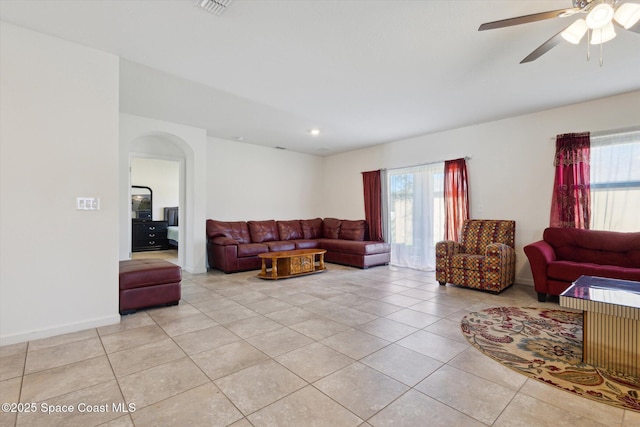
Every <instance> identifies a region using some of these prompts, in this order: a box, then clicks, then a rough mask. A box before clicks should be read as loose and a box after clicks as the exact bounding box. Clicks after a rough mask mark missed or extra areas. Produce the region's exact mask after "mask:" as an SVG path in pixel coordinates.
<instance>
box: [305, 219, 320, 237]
mask: <svg viewBox="0 0 640 427" xmlns="http://www.w3.org/2000/svg"><path fill="white" fill-rule="evenodd" d="M300 226H301V227H302V237H303V238H304V239H317V238H319V237H322V218H314V219H301V220H300Z"/></svg>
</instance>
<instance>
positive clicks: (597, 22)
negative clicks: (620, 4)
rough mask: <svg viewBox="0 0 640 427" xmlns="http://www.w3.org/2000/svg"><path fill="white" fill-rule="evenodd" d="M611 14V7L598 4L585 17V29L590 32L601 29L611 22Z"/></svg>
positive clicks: (606, 4)
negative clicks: (588, 29) (590, 30)
mask: <svg viewBox="0 0 640 427" xmlns="http://www.w3.org/2000/svg"><path fill="white" fill-rule="evenodd" d="M613 14H614V12H613V7H611V5H610V4H608V3H600V4H599V5H597V6H595V7H594V8H593V9H591V12H589V14H588V15H587V19H586V21H587V27H589V28H590V29H592V30H595V29H596V28H602V27H604V26H605V25H607V24H609V23H610V22H611V19H613Z"/></svg>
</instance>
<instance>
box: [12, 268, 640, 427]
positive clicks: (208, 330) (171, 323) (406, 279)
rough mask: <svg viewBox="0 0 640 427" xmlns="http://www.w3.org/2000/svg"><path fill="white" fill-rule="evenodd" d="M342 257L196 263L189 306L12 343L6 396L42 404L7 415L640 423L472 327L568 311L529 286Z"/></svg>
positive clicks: (299, 422)
mask: <svg viewBox="0 0 640 427" xmlns="http://www.w3.org/2000/svg"><path fill="white" fill-rule="evenodd" d="M328 268H329V269H328V270H327V271H326V272H324V273H322V274H317V275H312V276H305V277H299V278H295V279H289V280H281V281H265V280H261V279H258V278H257V277H256V272H247V273H237V274H228V275H225V274H222V273H220V272H209V273H207V274H198V275H190V274H187V273H185V274H184V280H183V282H182V292H183V300H182V301H181V302H180V305H178V306H174V307H166V308H157V309H150V310H146V311H141V312H138V313H136V314H133V315H129V316H124V317H123V318H122V321H121V323H120V324H118V325H112V326H105V327H102V328H98V329H92V330H87V331H81V332H76V333H72V334H66V335H61V336H56V337H52V338H46V339H40V340H35V341H31V342H29V343H22V344H16V345H9V346H5V347H0V400H1V401H2V402H21V403H23V404H30V403H34V404H35V405H33V406H30V405H23V406H22V409H23V410H24V411H26V410H29V409H35V412H22V413H20V414H15V413H1V414H0V425H2V426H5V425H6V426H10V425H15V424H17V425H19V426H21V425H43V426H50V425H78V426H92V425H104V426H131V425H135V426H173V425H189V426H227V425H233V426H236V427H239V426H251V425H253V426H296V427H299V426H310V425H314V426H359V425H362V426H390V425H393V426H558V425H580V426H605V425H606V426H632V425H635V426H637V425H640V413H637V412H632V411H624V410H621V409H616V408H613V407H611V406H607V405H603V404H599V403H596V402H593V401H590V400H587V399H584V398H580V397H577V396H574V395H572V394H570V393H567V392H563V391H561V390H556V389H554V388H552V387H550V386H547V385H544V384H541V383H539V382H537V381H534V380H531V379H528V378H527V377H525V376H523V375H520V374H518V373H516V372H513V371H511V370H509V369H507V368H505V367H503V366H501V365H500V364H498V363H497V362H494V361H493V360H491V359H489V358H488V357H486V356H483V355H482V354H481V353H480V352H479V351H478V350H476V349H475V348H473V347H471V346H470V345H469V344H468V343H467V342H466V340H465V339H464V338H463V337H462V335H461V334H460V331H459V328H460V326H459V322H460V319H461V318H462V316H464V315H465V314H467V313H468V312H471V311H474V310H479V309H482V308H486V307H492V306H539V305H545V306H548V307H554V308H557V307H558V305H557V303H544V304H541V303H538V302H537V299H536V296H535V292H534V291H533V289H532V288H531V287H529V286H523V285H514V286H513V287H511V288H510V289H508V290H506V291H504V292H503V293H501V294H500V295H492V294H488V293H483V292H477V291H473V290H469V289H463V288H458V287H455V286H451V285H447V286H439V285H438V284H437V282H436V281H435V278H434V275H433V273H425V272H417V271H412V270H406V269H397V268H390V267H376V268H371V269H369V270H359V269H352V268H347V267H342V266H338V265H334V264H329V265H328ZM129 407H130V408H131V411H129V412H127V411H126V409H127V408H129ZM70 409H73V410H74V412H72V413H69V412H65V410H66V411H68V410H70ZM133 409H135V411H134V410H133ZM44 410H48V411H51V412H52V413H45V412H44Z"/></svg>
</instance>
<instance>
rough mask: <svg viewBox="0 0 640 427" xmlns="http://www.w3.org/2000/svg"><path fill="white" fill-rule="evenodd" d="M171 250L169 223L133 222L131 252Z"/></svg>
mask: <svg viewBox="0 0 640 427" xmlns="http://www.w3.org/2000/svg"><path fill="white" fill-rule="evenodd" d="M164 249H169V240H167V221H150V220H149V221H145V220H139V219H136V220H133V222H132V227H131V250H132V251H133V252H141V251H160V250H164Z"/></svg>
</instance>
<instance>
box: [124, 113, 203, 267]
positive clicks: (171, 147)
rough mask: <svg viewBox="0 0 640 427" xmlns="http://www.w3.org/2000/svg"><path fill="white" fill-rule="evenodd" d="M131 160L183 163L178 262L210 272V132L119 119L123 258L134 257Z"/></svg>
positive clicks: (126, 117) (133, 118) (140, 119)
mask: <svg viewBox="0 0 640 427" xmlns="http://www.w3.org/2000/svg"><path fill="white" fill-rule="evenodd" d="M132 156H146V157H149V158H164V159H171V160H176V161H179V162H181V166H180V200H179V203H178V206H179V208H180V221H179V227H180V228H179V229H180V243H179V245H180V250H179V263H180V265H181V266H182V268H183V269H184V270H185V271H187V272H189V273H204V272H206V271H207V269H206V233H205V223H206V205H207V191H206V185H207V182H206V179H207V134H206V131H205V130H204V129H198V128H193V127H190V126H184V125H178V124H176V123H169V122H163V121H160V120H154V119H149V118H145V117H139V116H134V115H130V114H121V115H120V196H121V199H120V200H121V202H120V233H119V234H120V250H119V252H120V259H129V258H130V257H131V198H130V188H131V182H130V170H129V168H130V164H131V158H132Z"/></svg>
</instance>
